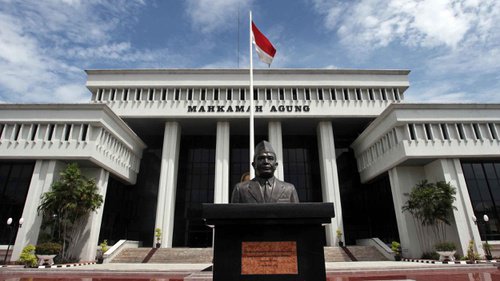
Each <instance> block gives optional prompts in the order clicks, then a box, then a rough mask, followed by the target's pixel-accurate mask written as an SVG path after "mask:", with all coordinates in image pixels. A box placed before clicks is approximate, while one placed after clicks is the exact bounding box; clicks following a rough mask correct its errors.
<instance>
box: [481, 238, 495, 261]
mask: <svg viewBox="0 0 500 281" xmlns="http://www.w3.org/2000/svg"><path fill="white" fill-rule="evenodd" d="M483 250H484V257H485V258H486V259H487V260H489V261H490V260H492V259H493V256H492V255H491V245H490V244H489V243H488V242H487V241H486V242H484V243H483Z"/></svg>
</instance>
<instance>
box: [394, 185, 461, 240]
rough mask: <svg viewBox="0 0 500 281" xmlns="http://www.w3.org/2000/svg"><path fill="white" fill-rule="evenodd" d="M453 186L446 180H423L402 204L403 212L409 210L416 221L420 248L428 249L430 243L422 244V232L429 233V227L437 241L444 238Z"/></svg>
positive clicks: (449, 220) (452, 197) (449, 214)
mask: <svg viewBox="0 0 500 281" xmlns="http://www.w3.org/2000/svg"><path fill="white" fill-rule="evenodd" d="M455 194H456V191H455V188H454V187H453V186H452V185H451V184H450V183H447V182H444V181H439V182H436V183H430V182H428V181H427V180H423V181H421V182H420V183H418V184H417V185H415V187H413V189H412V191H411V193H410V194H409V195H408V197H409V199H408V201H406V203H405V205H404V206H403V208H402V209H403V212H409V213H410V214H412V216H413V218H414V219H415V220H416V221H417V223H416V226H417V230H418V236H419V240H420V245H421V246H422V249H426V250H430V249H431V248H432V246H431V245H423V244H424V241H426V242H427V243H429V242H431V241H430V240H429V239H424V234H429V233H428V232H429V229H430V230H431V231H432V233H433V234H434V237H436V239H437V241H438V242H445V240H446V225H450V223H451V218H452V214H453V210H454V209H456V207H455V206H453V201H455Z"/></svg>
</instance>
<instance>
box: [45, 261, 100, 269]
mask: <svg viewBox="0 0 500 281" xmlns="http://www.w3.org/2000/svg"><path fill="white" fill-rule="evenodd" d="M91 264H96V262H95V261H93V262H80V263H68V264H55V265H40V266H38V268H67V267H75V266H83V265H91Z"/></svg>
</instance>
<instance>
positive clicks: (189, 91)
mask: <svg viewBox="0 0 500 281" xmlns="http://www.w3.org/2000/svg"><path fill="white" fill-rule="evenodd" d="M187 99H188V100H193V89H189V90H188V98H187Z"/></svg>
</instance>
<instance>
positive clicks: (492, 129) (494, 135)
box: [488, 123, 498, 140]
mask: <svg viewBox="0 0 500 281" xmlns="http://www.w3.org/2000/svg"><path fill="white" fill-rule="evenodd" d="M488 129H489V130H490V134H491V137H492V138H493V139H494V140H497V139H498V134H497V131H496V130H495V124H493V123H488Z"/></svg>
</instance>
